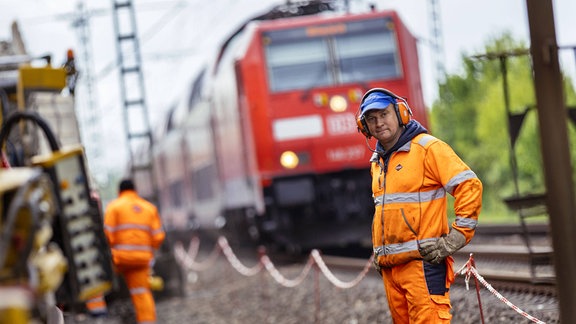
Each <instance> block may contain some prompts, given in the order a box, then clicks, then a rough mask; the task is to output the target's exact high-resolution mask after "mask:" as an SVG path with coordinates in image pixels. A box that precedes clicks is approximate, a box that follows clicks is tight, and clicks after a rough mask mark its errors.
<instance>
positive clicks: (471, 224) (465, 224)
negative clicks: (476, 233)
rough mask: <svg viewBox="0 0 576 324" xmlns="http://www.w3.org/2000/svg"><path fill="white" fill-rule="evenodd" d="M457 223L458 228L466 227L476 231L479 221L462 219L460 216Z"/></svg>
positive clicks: (457, 217)
mask: <svg viewBox="0 0 576 324" xmlns="http://www.w3.org/2000/svg"><path fill="white" fill-rule="evenodd" d="M455 222H456V226H459V227H466V228H470V229H475V228H476V226H477V225H478V220H476V219H472V218H465V217H460V216H456V220H455Z"/></svg>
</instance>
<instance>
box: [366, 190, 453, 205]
mask: <svg viewBox="0 0 576 324" xmlns="http://www.w3.org/2000/svg"><path fill="white" fill-rule="evenodd" d="M445 196H446V191H445V190H444V188H438V189H435V190H430V191H422V192H401V193H387V194H386V202H385V203H386V204H389V203H418V202H428V201H433V200H436V199H440V198H444V197H445ZM374 205H376V206H380V205H382V196H378V197H375V198H374Z"/></svg>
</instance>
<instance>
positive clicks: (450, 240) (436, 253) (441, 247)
mask: <svg viewBox="0 0 576 324" xmlns="http://www.w3.org/2000/svg"><path fill="white" fill-rule="evenodd" d="M464 245H466V237H465V236H464V234H462V233H460V232H459V231H457V230H454V229H450V233H448V235H446V236H443V237H441V238H439V239H438V241H436V242H424V243H421V244H420V249H419V251H420V255H421V256H422V258H423V259H424V261H427V262H430V263H432V264H440V263H442V261H444V259H445V258H446V257H447V256H449V255H452V254H454V252H456V251H458V250H460V249H461V248H462V247H463V246H464Z"/></svg>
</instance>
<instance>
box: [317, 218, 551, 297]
mask: <svg viewBox="0 0 576 324" xmlns="http://www.w3.org/2000/svg"><path fill="white" fill-rule="evenodd" d="M528 233H529V237H528V239H529V241H530V242H535V245H532V246H528V245H527V244H526V238H525V237H524V233H523V231H522V229H520V228H519V226H511V225H492V226H485V227H484V228H483V229H482V230H481V231H478V232H477V234H476V236H475V238H474V240H473V241H472V242H471V243H470V244H468V245H467V246H466V247H464V248H463V249H461V250H460V251H458V252H457V253H456V254H454V260H455V265H454V268H455V270H458V269H459V268H460V267H462V266H463V265H464V264H465V263H466V262H467V261H468V260H469V259H470V257H472V258H473V260H474V262H475V268H476V269H477V270H478V273H479V274H480V275H481V276H482V277H483V278H484V279H485V280H486V281H487V282H488V283H490V284H491V285H492V286H493V287H494V288H502V289H507V290H510V289H513V290H517V291H530V292H532V293H540V294H545V295H551V296H555V295H556V276H555V270H554V262H553V249H552V247H551V246H550V245H549V244H548V243H547V235H548V228H547V226H546V225H541V224H538V225H531V226H530V227H529V228H528ZM475 242H478V243H475ZM323 258H324V260H325V262H326V264H327V265H328V266H329V267H331V268H332V267H333V268H334V269H345V270H349V271H361V270H362V269H363V267H364V266H365V265H366V262H368V259H367V258H354V257H345V256H342V255H323ZM370 275H375V276H377V273H376V272H375V271H371V272H370ZM458 282H460V283H462V281H458V280H457V282H456V284H458Z"/></svg>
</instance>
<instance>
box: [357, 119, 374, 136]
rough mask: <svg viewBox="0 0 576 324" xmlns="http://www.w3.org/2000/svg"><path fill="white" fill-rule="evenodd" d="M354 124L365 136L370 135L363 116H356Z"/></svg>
mask: <svg viewBox="0 0 576 324" xmlns="http://www.w3.org/2000/svg"><path fill="white" fill-rule="evenodd" d="M356 125H357V126H358V132H359V133H362V135H364V136H366V137H367V138H370V137H372V135H371V134H370V131H369V130H368V125H366V120H365V119H364V116H362V117H359V118H356Z"/></svg>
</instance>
